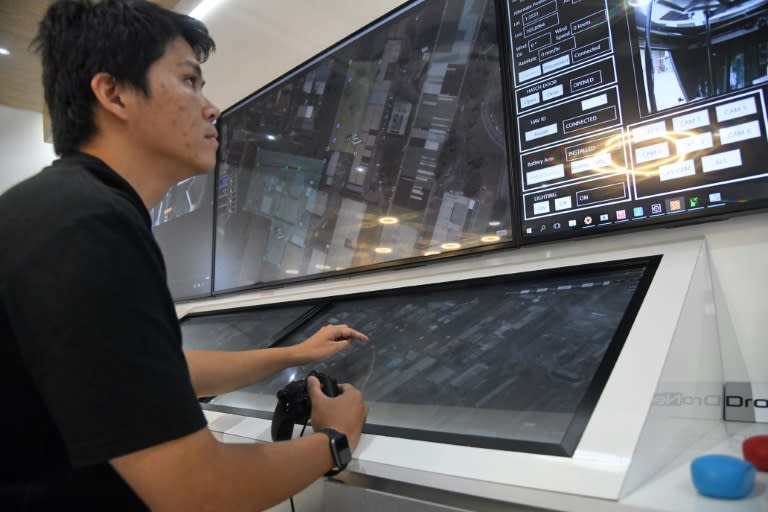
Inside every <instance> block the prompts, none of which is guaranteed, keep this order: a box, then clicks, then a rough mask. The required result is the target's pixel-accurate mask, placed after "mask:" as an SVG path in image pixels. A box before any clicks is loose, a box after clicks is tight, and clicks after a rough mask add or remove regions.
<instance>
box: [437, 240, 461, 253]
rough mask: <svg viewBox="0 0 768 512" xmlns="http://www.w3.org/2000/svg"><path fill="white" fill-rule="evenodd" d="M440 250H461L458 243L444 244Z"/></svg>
mask: <svg viewBox="0 0 768 512" xmlns="http://www.w3.org/2000/svg"><path fill="white" fill-rule="evenodd" d="M440 248H441V249H445V250H446V251H454V250H456V249H461V244H460V243H458V242H445V243H444V244H441V245H440Z"/></svg>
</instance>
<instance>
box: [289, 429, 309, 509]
mask: <svg viewBox="0 0 768 512" xmlns="http://www.w3.org/2000/svg"><path fill="white" fill-rule="evenodd" d="M308 423H309V419H307V421H305V422H304V426H303V427H301V433H299V437H301V436H303V435H304V431H305V430H306V429H307V424H308ZM290 499H291V512H296V509H295V508H294V507H293V496H291V498H290Z"/></svg>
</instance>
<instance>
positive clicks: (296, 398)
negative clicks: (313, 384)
mask: <svg viewBox="0 0 768 512" xmlns="http://www.w3.org/2000/svg"><path fill="white" fill-rule="evenodd" d="M310 376H313V377H317V380H319V381H320V386H321V387H322V390H323V393H325V394H326V395H328V396H331V397H333V396H338V394H339V386H338V384H336V381H335V380H334V379H333V378H332V377H329V376H327V375H325V374H323V373H319V372H316V371H315V370H312V371H311V372H309V375H307V377H310ZM311 416H312V402H311V401H310V399H309V391H308V389H307V379H301V380H295V381H293V382H289V383H288V384H287V385H286V386H285V387H284V388H283V389H281V390H280V391H278V392H277V407H275V414H274V415H273V416H272V440H273V441H285V440H287V439H290V438H291V436H292V435H293V426H294V425H306V423H307V422H308V421H309V418H310V417H311Z"/></svg>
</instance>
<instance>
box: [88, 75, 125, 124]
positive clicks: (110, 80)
mask: <svg viewBox="0 0 768 512" xmlns="http://www.w3.org/2000/svg"><path fill="white" fill-rule="evenodd" d="M91 90H92V91H93V94H94V96H96V101H97V103H98V105H99V106H100V107H101V108H103V109H105V110H106V111H108V112H110V113H111V114H112V115H114V116H116V117H117V118H119V119H123V120H125V119H127V117H128V112H127V110H126V106H127V105H126V99H127V98H126V97H125V94H126V93H127V89H126V88H125V87H124V86H123V85H122V84H120V83H119V82H118V81H117V80H116V79H115V77H114V76H112V75H110V74H109V73H106V72H103V71H102V72H100V73H96V74H95V75H93V78H91Z"/></svg>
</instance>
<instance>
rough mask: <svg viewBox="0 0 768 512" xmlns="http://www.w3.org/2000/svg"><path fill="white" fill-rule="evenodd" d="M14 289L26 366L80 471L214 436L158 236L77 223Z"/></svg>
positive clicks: (40, 253)
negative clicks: (194, 380) (196, 436)
mask: <svg viewBox="0 0 768 512" xmlns="http://www.w3.org/2000/svg"><path fill="white" fill-rule="evenodd" d="M7 284H8V288H7V292H8V294H9V296H10V297H11V298H12V301H11V304H9V305H8V308H9V317H10V318H11V319H12V321H11V327H12V329H13V331H14V335H15V338H16V339H17V340H18V342H19V344H20V351H21V354H22V357H23V359H24V363H25V365H26V366H27V369H28V371H29V373H30V374H31V375H32V378H33V379H34V381H35V383H36V384H37V387H38V389H39V392H40V394H41V396H42V398H43V400H44V401H45V403H46V404H47V406H48V408H49V410H50V412H51V415H52V417H53V420H54V422H55V423H56V425H57V426H58V428H59V430H60V432H61V435H62V438H63V440H64V442H65V444H66V446H67V449H68V451H69V455H70V458H71V460H72V463H73V465H74V466H84V465H89V464H95V463H100V462H105V461H107V460H109V459H111V458H113V457H116V456H120V455H125V454H128V453H131V452H134V451H137V450H140V449H143V448H147V447H150V446H153V445H155V444H159V443H162V442H165V441H169V440H172V439H176V438H179V437H182V436H184V435H187V434H191V433H193V432H196V431H197V430H199V429H201V428H203V427H204V426H205V418H204V416H203V413H202V410H201V408H200V406H199V403H198V401H197V399H196V397H195V394H194V390H193V388H192V384H191V380H190V376H189V371H188V368H187V364H186V360H185V358H184V354H183V352H182V349H181V334H180V331H179V327H178V321H177V319H176V316H175V312H174V308H173V301H172V299H171V297H170V294H169V292H168V289H167V285H166V283H165V271H164V267H163V263H162V259H161V256H160V254H159V251H158V250H157V247H156V245H155V243H154V240H153V239H152V236H151V233H150V232H149V231H148V230H146V229H142V228H141V226H137V225H136V224H135V223H134V222H132V221H131V219H130V218H128V217H124V216H121V215H119V214H117V213H105V214H98V215H90V216H88V217H86V218H81V219H78V220H77V221H76V222H72V223H70V224H68V225H66V226H65V227H63V228H62V229H60V230H58V231H57V232H56V234H55V235H54V236H53V237H50V238H49V239H47V240H46V241H45V242H44V243H42V244H41V245H39V246H37V247H36V248H35V249H34V250H33V251H31V253H30V254H29V255H27V257H25V258H24V262H23V265H22V267H21V268H19V269H15V270H14V271H13V272H12V276H11V278H10V280H9V281H8V283H7Z"/></svg>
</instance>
